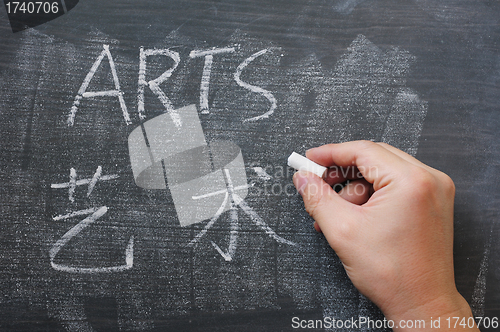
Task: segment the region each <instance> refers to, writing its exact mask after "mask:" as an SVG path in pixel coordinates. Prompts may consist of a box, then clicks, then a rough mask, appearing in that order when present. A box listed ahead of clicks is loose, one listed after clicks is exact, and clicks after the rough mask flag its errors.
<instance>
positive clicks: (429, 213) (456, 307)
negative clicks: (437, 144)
mask: <svg viewBox="0 0 500 332" xmlns="http://www.w3.org/2000/svg"><path fill="white" fill-rule="evenodd" d="M306 156H307V158H309V159H311V160H313V161H315V162H317V163H318V164H320V165H323V166H326V167H330V170H329V173H328V176H327V177H326V180H325V181H323V180H322V179H321V178H319V177H318V176H316V175H315V174H312V173H308V172H305V171H300V172H297V173H296V174H295V175H294V177H293V182H294V184H295V187H296V188H297V190H298V191H299V193H300V194H301V195H302V198H303V200H304V205H305V208H306V211H307V212H308V213H309V214H310V215H311V217H313V219H314V220H315V223H314V227H315V228H316V230H317V231H320V232H322V233H323V234H324V236H325V237H326V239H327V240H328V242H329V244H330V245H331V247H332V248H333V249H334V250H335V252H336V253H337V255H338V257H339V258H340V260H341V261H342V263H343V265H344V267H345V270H346V272H347V274H348V276H349V278H350V279H351V281H352V282H353V284H354V285H355V286H356V288H357V289H358V290H359V291H360V292H361V293H362V294H364V295H365V296H367V297H368V298H369V299H370V300H371V301H373V302H374V303H375V304H376V305H377V306H378V307H379V308H380V309H381V310H382V312H383V313H384V315H385V317H386V318H387V319H388V320H393V321H394V322H395V323H396V326H395V327H394V331H462V330H463V331H479V329H478V328H476V327H474V328H463V327H461V326H457V327H456V328H453V325H452V328H451V329H448V326H447V325H448V323H447V321H446V319H447V318H449V317H460V319H462V318H465V320H466V321H467V319H468V318H469V317H472V313H471V310H470V307H469V305H468V304H467V302H466V301H465V299H464V298H463V297H462V296H461V295H460V294H459V293H458V291H457V289H456V286H455V279H454V270H453V201H454V196H455V186H454V184H453V181H452V180H451V179H450V177H449V176H447V175H446V174H444V173H442V172H440V171H438V170H436V169H433V168H431V167H429V166H427V165H425V164H423V163H421V162H420V161H418V160H417V159H415V158H413V157H412V156H410V155H408V154H406V153H404V152H402V151H400V150H398V149H396V148H394V147H392V146H390V145H387V144H384V143H374V142H370V141H355V142H347V143H341V144H329V145H324V146H321V147H318V148H314V149H311V150H309V151H307V153H306ZM342 171H343V172H344V173H343V174H342ZM347 179H350V180H351V181H350V182H349V184H348V185H347V186H345V187H344V188H343V189H342V190H341V191H340V192H339V193H337V192H335V191H334V190H333V189H332V186H334V187H335V186H336V185H337V186H338V184H339V183H342V182H344V181H346V180H347ZM431 318H432V319H433V320H436V319H438V318H440V320H441V328H440V329H439V328H431V326H430V320H431ZM401 320H425V321H426V328H420V329H418V328H412V329H407V328H403V327H398V325H399V324H398V322H399V321H401ZM451 322H452V323H454V322H455V319H453V318H452V320H451Z"/></svg>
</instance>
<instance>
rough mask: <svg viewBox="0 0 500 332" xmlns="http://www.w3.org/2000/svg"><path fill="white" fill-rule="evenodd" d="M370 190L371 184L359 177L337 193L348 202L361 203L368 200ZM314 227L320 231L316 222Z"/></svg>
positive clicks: (371, 188)
mask: <svg viewBox="0 0 500 332" xmlns="http://www.w3.org/2000/svg"><path fill="white" fill-rule="evenodd" d="M372 191H373V187H372V185H371V184H370V183H368V181H366V180H364V179H361V180H355V181H351V182H349V183H348V184H347V185H346V186H345V187H344V188H343V189H342V190H340V191H339V193H338V195H339V196H340V197H341V198H343V199H345V200H346V201H347V202H349V203H352V204H356V205H362V204H364V203H366V202H367V201H368V199H369V198H370V195H371V194H372ZM314 229H316V231H317V232H321V227H320V226H319V225H318V223H317V222H314Z"/></svg>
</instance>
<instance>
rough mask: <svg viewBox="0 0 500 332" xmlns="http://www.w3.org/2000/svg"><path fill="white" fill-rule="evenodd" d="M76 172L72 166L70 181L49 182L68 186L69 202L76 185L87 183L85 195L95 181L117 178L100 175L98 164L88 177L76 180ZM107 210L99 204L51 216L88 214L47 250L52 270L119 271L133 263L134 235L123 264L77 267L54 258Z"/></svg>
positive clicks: (54, 187)
mask: <svg viewBox="0 0 500 332" xmlns="http://www.w3.org/2000/svg"><path fill="white" fill-rule="evenodd" d="M76 177H77V173H76V170H75V169H74V168H71V169H70V181H69V182H64V183H54V184H51V188H52V189H65V188H68V199H69V201H70V202H74V201H75V198H74V194H75V189H76V187H77V186H81V185H85V184H88V188H87V197H89V196H90V195H91V194H92V191H93V190H94V188H95V186H96V183H97V182H98V181H99V180H100V181H110V180H114V179H117V178H118V175H116V174H113V175H104V176H103V175H102V167H101V166H98V167H97V169H96V172H95V173H94V176H93V177H92V178H88V179H82V180H79V181H77V180H76ZM107 212H108V207H106V206H101V207H96V208H90V209H84V210H79V211H74V212H71V213H68V214H64V215H58V216H56V217H53V218H52V219H53V220H54V221H59V220H65V219H71V218H74V217H78V216H84V215H89V216H88V217H87V218H85V219H83V220H82V221H80V222H79V223H78V224H76V225H75V226H73V227H72V228H71V229H70V230H68V231H67V232H66V233H65V234H64V235H63V236H62V237H61V238H60V239H59V240H57V242H56V243H55V244H54V245H53V246H52V248H51V249H50V250H49V257H50V265H51V266H52V268H53V269H54V270H57V271H62V272H70V273H103V272H121V271H125V270H129V269H131V268H132V266H133V264H134V236H131V237H130V239H129V241H128V244H127V248H126V249H125V264H124V265H119V266H111V267H78V266H70V265H64V264H58V263H56V262H55V261H54V260H55V258H56V256H57V254H58V253H59V252H60V251H61V249H62V248H63V247H64V246H65V245H66V244H67V243H68V242H69V241H70V240H71V239H72V238H74V237H75V236H77V235H78V234H79V233H81V232H82V231H83V230H84V229H85V228H87V227H89V226H90V225H91V224H93V223H94V222H96V221H97V220H98V219H99V218H101V217H102V216H104V215H105V214H106V213H107Z"/></svg>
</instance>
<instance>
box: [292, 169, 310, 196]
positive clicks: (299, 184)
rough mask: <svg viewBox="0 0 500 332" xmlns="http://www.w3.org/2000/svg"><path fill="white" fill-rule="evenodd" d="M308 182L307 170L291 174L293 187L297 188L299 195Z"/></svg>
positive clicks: (302, 192)
mask: <svg viewBox="0 0 500 332" xmlns="http://www.w3.org/2000/svg"><path fill="white" fill-rule="evenodd" d="M308 182H309V178H308V176H307V172H304V171H298V172H297V173H295V174H294V175H293V184H294V185H295V188H297V191H298V192H299V194H300V195H303V194H304V190H305V188H306V186H307V183H308Z"/></svg>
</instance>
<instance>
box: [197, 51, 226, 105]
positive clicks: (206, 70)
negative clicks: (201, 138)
mask: <svg viewBox="0 0 500 332" xmlns="http://www.w3.org/2000/svg"><path fill="white" fill-rule="evenodd" d="M234 51H235V48H234V47H226V48H216V49H213V50H209V51H191V53H190V54H189V57H191V58H197V57H201V56H204V57H205V65H204V66H203V76H202V77H201V86H200V109H201V113H202V114H208V113H209V109H208V91H209V87H210V73H211V72H212V62H213V59H214V55H215V54H221V53H233V52H234Z"/></svg>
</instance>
